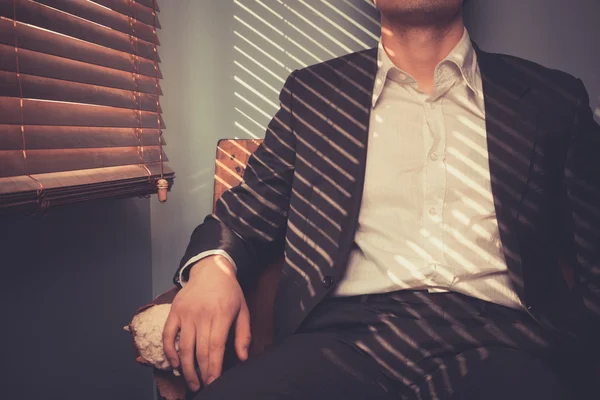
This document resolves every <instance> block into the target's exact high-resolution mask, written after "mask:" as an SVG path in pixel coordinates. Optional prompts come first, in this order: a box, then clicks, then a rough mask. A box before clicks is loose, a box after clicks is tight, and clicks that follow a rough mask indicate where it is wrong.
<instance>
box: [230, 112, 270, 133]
mask: <svg viewBox="0 0 600 400" xmlns="http://www.w3.org/2000/svg"><path fill="white" fill-rule="evenodd" d="M234 110H235V111H236V112H237V113H239V114H241V115H242V116H243V117H245V118H246V119H247V120H248V121H250V122H252V123H253V124H254V125H256V127H257V128H260V129H262V130H266V129H267V127H266V125H263V124H261V123H260V122H258V121H257V120H255V119H253V118H252V117H250V116H249V115H248V114H246V113H245V112H243V111H242V110H240V109H239V108H237V107H235V108H234Z"/></svg>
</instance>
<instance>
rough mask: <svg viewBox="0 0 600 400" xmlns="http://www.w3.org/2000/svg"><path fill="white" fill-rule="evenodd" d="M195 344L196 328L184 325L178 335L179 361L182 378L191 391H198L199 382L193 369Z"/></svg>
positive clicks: (191, 325)
mask: <svg viewBox="0 0 600 400" xmlns="http://www.w3.org/2000/svg"><path fill="white" fill-rule="evenodd" d="M195 342H196V328H195V327H194V325H193V324H185V325H183V326H182V327H181V333H180V334H179V359H180V360H181V369H182V371H183V376H184V377H185V380H186V382H187V384H188V387H189V388H190V390H192V391H196V390H198V389H200V381H199V380H198V375H196V368H194V348H195Z"/></svg>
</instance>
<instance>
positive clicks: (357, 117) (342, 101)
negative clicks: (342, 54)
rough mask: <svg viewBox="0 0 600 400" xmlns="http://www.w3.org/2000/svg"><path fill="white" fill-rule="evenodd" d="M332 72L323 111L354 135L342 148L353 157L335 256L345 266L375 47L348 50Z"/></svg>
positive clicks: (361, 173)
mask: <svg viewBox="0 0 600 400" xmlns="http://www.w3.org/2000/svg"><path fill="white" fill-rule="evenodd" d="M335 73H336V75H337V77H338V81H337V84H336V89H335V91H334V93H333V95H332V106H331V107H330V108H329V110H328V113H327V117H328V121H329V124H330V125H337V126H338V127H340V128H341V129H343V130H344V131H345V132H349V133H351V134H352V136H353V137H354V139H355V142H354V143H353V144H351V145H350V146H349V147H348V148H346V149H344V150H346V152H347V153H348V154H350V156H351V157H352V158H353V159H354V160H356V162H355V163H353V164H352V170H350V171H347V172H348V173H349V174H351V175H352V176H353V177H355V180H354V182H353V187H348V188H347V190H348V191H349V192H350V193H352V198H351V200H350V201H349V202H348V203H347V204H346V205H345V208H346V210H347V217H346V218H345V219H344V221H343V222H342V224H341V226H342V235H341V237H340V240H339V250H340V251H339V255H340V257H339V258H338V260H336V264H337V265H340V266H345V264H346V262H347V258H348V255H349V251H350V248H351V246H352V244H353V241H354V232H355V231H356V229H357V225H358V215H359V211H360V203H361V200H362V193H363V186H364V177H365V168H366V159H367V144H368V138H369V120H370V115H371V99H372V95H373V86H374V84H375V75H376V73H377V48H374V49H369V50H366V51H362V52H359V53H354V54H352V56H351V57H348V58H347V59H346V60H344V64H343V65H341V66H340V67H339V68H337V69H336V71H335Z"/></svg>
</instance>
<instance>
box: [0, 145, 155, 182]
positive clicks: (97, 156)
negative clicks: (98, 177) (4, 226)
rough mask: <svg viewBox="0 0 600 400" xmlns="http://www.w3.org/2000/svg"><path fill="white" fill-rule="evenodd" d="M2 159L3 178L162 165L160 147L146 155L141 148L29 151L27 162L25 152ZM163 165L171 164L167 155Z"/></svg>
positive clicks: (3, 154) (8, 152)
mask: <svg viewBox="0 0 600 400" xmlns="http://www.w3.org/2000/svg"><path fill="white" fill-rule="evenodd" d="M0 158H2V160H3V163H2V165H0V176H1V177H7V176H17V175H27V174H43V173H48V172H59V171H74V170H80V169H89V168H104V167H114V166H117V165H130V164H143V163H145V162H159V161H160V147H159V146H144V149H143V153H142V152H141V149H140V147H138V146H135V147H101V148H93V149H55V150H27V160H26V162H25V160H24V158H23V152H22V151H21V150H16V151H15V150H0ZM5 160H6V161H7V162H4V161H5ZM163 161H167V159H166V155H165V154H164V153H163Z"/></svg>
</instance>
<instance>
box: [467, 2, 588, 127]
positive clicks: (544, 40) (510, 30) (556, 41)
mask: <svg viewBox="0 0 600 400" xmlns="http://www.w3.org/2000/svg"><path fill="white" fill-rule="evenodd" d="M465 23H466V24H467V27H468V29H469V32H470V33H471V36H472V37H473V38H474V39H475V41H477V43H478V44H479V46H480V47H481V48H482V49H483V50H487V51H492V52H498V53H506V54H511V55H515V56H518V57H522V58H526V59H529V60H532V61H535V62H537V63H540V64H542V65H544V66H546V67H549V68H554V69H559V70H562V71H565V72H568V73H570V74H572V75H574V76H576V77H578V78H581V79H582V80H583V83H584V84H585V86H586V88H587V89H588V92H589V94H590V105H591V106H592V109H595V110H596V117H597V120H598V121H600V1H598V0H568V1H565V0H502V1H498V0H471V2H470V4H469V5H468V6H467V9H466V12H465Z"/></svg>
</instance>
